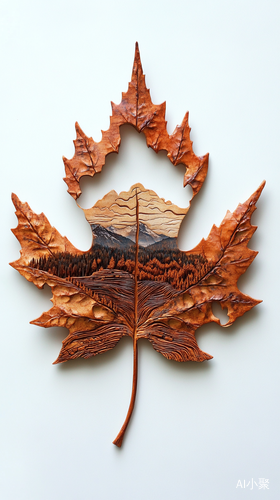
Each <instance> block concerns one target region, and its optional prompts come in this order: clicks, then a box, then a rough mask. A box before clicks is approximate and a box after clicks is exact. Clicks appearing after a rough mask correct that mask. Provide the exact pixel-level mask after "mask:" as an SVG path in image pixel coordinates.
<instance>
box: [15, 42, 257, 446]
mask: <svg viewBox="0 0 280 500" xmlns="http://www.w3.org/2000/svg"><path fill="white" fill-rule="evenodd" d="M112 109H113V114H112V117H111V119H110V128H109V130H108V131H106V132H102V140H101V141H100V142H99V143H95V142H94V141H93V139H91V138H88V137H87V136H86V135H85V134H84V133H83V131H82V130H81V128H80V127H79V125H78V124H76V131H77V139H76V141H75V155H74V157H73V158H72V159H71V160H66V159H64V163H65V170H66V179H65V181H66V182H67V184H68V187H69V189H68V191H69V193H70V194H71V195H72V196H73V197H74V198H77V197H78V196H79V195H80V192H81V191H80V188H79V181H80V178H81V177H82V176H83V175H91V176H92V175H94V174H95V173H96V172H100V171H101V169H102V166H103V165H104V163H105V158H106V156H107V155H108V154H109V153H111V152H118V147H119V145H120V126H121V125H122V124H124V123H130V124H131V125H133V126H134V127H135V128H136V130H138V132H143V133H144V134H145V136H146V140H147V145H148V146H149V147H152V148H153V149H154V151H156V152H158V151H160V150H161V149H164V150H166V151H167V156H168V158H169V159H170V161H171V162H172V163H173V164H174V165H178V164H179V163H183V164H184V165H185V166H186V174H185V178H184V185H186V184H190V185H191V186H192V188H193V195H194V196H195V195H196V194H197V192H198V191H199V189H200V188H201V186H202V184H203V182H204V179H205V176H206V173H207V167H208V155H205V156H204V157H197V156H196V155H195V154H194V153H193V150H192V142H191V140H190V127H189V125H188V113H187V114H186V115H185V117H184V120H183V122H182V124H181V125H180V126H178V127H176V129H175V131H174V133H173V134H172V135H170V136H169V135H168V133H167V130H166V121H165V103H163V104H161V105H154V104H153V103H152V101H151V97H150V92H149V90H148V89H147V88H146V84H145V77H144V75H143V70H142V65H141V61H140V55H139V50H138V45H137V44H136V50H135V60H134V66H133V72H132V79H131V82H130V83H129V87H128V91H127V92H126V93H124V94H122V101H121V103H120V104H119V105H115V104H112ZM263 187H264V183H262V185H261V186H260V187H259V188H258V189H257V190H256V192H255V193H253V195H252V196H251V197H250V198H249V199H248V200H247V201H246V202H245V203H243V204H240V205H238V207H237V209H236V210H235V211H234V212H233V213H230V212H227V214H226V216H225V218H224V219H223V221H222V223H221V225H220V226H219V227H216V226H213V227H212V229H211V231H210V234H209V236H208V238H206V239H203V240H202V241H201V242H200V243H199V244H198V245H197V246H196V247H195V248H193V249H192V250H190V251H188V252H182V251H181V250H180V249H179V248H178V246H177V235H178V232H179V229H180V225H181V223H182V220H183V219H184V217H185V216H186V213H187V212H188V208H183V209H182V208H179V207H177V206H176V205H175V204H174V203H172V202H171V201H165V200H164V199H163V198H159V197H158V195H157V194H156V193H155V192H154V191H151V190H148V189H145V188H144V187H143V186H142V185H141V184H135V185H134V186H132V187H131V188H130V190H129V191H127V192H121V193H120V194H118V193H116V192H115V191H111V192H110V193H108V194H107V195H105V196H104V198H103V199H102V200H99V201H98V202H97V203H96V204H95V206H94V207H92V208H91V209H88V210H84V213H85V217H86V219H87V221H88V222H89V224H90V226H91V229H92V233H93V244H92V247H91V249H90V250H89V251H88V252H81V251H80V250H77V249H76V248H75V247H74V246H73V245H72V244H71V243H70V242H69V241H68V239H67V238H66V237H62V236H61V235H60V233H59V232H58V231H57V230H56V229H55V228H54V227H52V226H51V225H50V223H49V221H48V219H47V218H46V217H45V215H44V214H40V215H37V214H35V213H34V212H33V211H32V210H31V208H30V207H29V205H28V204H27V203H21V202H20V200H19V199H18V198H17V197H16V196H15V195H13V196H12V199H13V202H14V205H15V208H16V215H17V218H18V226H17V228H15V229H13V230H12V231H13V233H14V234H15V236H16V237H17V239H18V240H19V242H20V244H21V247H22V250H21V257H20V259H18V260H17V261H15V262H13V263H11V265H12V266H13V267H14V268H15V269H17V270H18V271H19V272H20V273H21V274H22V275H23V276H24V277H25V278H26V279H27V280H28V281H32V282H33V283H34V284H35V285H36V286H37V287H38V288H42V287H43V286H44V285H45V284H46V285H48V286H49V287H50V288H51V290H52V294H53V297H52V299H51V300H52V302H53V306H52V307H51V308H50V310H49V311H47V312H44V313H43V314H42V315H41V316H40V317H39V318H37V319H36V320H34V321H32V323H33V324H35V325H38V326H43V327H45V328H48V327H52V326H62V327H65V328H67V330H68V332H69V333H68V336H67V337H66V338H65V340H64V341H63V344H62V349H61V351H60V353H59V356H58V358H57V360H56V361H55V363H60V362H65V361H68V360H70V359H75V358H79V357H83V358H89V357H91V356H95V355H97V354H100V353H103V352H106V351H108V350H110V349H112V348H113V347H115V345H116V344H117V342H118V341H119V340H120V339H121V338H122V337H123V336H129V337H131V338H132V340H133V364H134V371H133V385H132V395H131V402H130V406H129V410H128V414H127V417H126V420H125V422H124V425H123V427H122V429H121V431H120V433H119V435H118V436H117V438H116V440H115V441H114V444H116V445H117V446H121V443H122V439H123V436H124V433H125V430H126V428H127V425H128V422H129V419H130V417H131V414H132V411H133V406H134V401H135V396H136V386H137V342H138V340H139V339H140V338H145V339H148V340H149V341H150V342H151V344H152V345H153V347H154V349H155V350H156V351H158V352H159V353H161V354H162V355H163V356H165V357H166V358H167V359H172V360H175V361H197V362H201V361H204V360H209V359H211V357H212V356H211V355H209V354H207V353H205V352H203V351H201V350H200V348H199V346H198V344H197V341H196V338H195V333H196V330H197V329H198V328H199V327H200V326H202V325H204V324H207V323H209V322H215V323H217V324H220V321H219V319H218V318H216V317H215V315H214V314H213V311H212V304H213V302H216V301H218V302H219V303H220V304H221V306H222V308H226V309H227V314H228V318H229V319H228V322H227V323H226V324H225V325H222V326H230V325H231V324H232V323H233V322H234V321H235V320H236V319H237V318H238V317H239V316H241V315H242V314H244V313H245V312H246V311H248V310H250V309H251V308H252V307H254V306H255V305H256V304H258V303H259V302H260V301H258V300H255V299H252V298H251V297H249V296H247V295H245V294H243V293H242V292H241V291H240V290H239V289H238V286H237V281H238V279H239V277H240V276H241V275H242V274H243V273H244V272H245V271H246V269H247V268H248V266H249V265H250V264H251V262H252V261H253V260H254V258H255V256H256V255H257V252H255V251H253V250H251V249H249V248H248V242H249V240H250V238H251V237H252V235H253V233H254V231H255V230H256V226H252V225H251V216H252V214H253V212H254V210H255V208H256V202H257V200H258V198H259V196H260V194H261V192H262V189H263Z"/></svg>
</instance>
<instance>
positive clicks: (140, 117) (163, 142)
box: [63, 43, 209, 199]
mask: <svg viewBox="0 0 280 500" xmlns="http://www.w3.org/2000/svg"><path fill="white" fill-rule="evenodd" d="M165 108H166V103H165V102H164V103H162V104H159V105H157V104H153V103H152V100H151V96H150V91H149V89H147V87H146V83H145V76H144V74H143V69H142V64H141V60H140V53H139V48H138V43H136V46H135V57H134V64H133V70H132V76H131V81H130V83H129V85H128V91H127V92H125V93H123V94H122V101H121V103H120V104H118V105H116V104H114V103H112V116H111V117H110V127H109V129H108V130H106V131H105V132H104V131H103V130H102V139H101V141H100V142H95V141H94V140H93V139H92V138H91V137H87V136H86V134H85V133H84V132H83V131H82V129H81V127H80V125H79V124H78V123H77V122H76V124H75V127H76V134H77V136H76V139H75V140H74V145H75V154H74V156H73V158H72V159H70V160H68V159H67V158H65V157H64V158H63V161H64V165H65V173H66V176H65V178H64V180H65V182H66V184H67V186H68V193H69V194H71V196H73V198H75V199H77V198H78V197H79V196H80V194H81V189H80V184H79V183H80V179H81V178H82V177H83V176H84V175H87V176H91V177H92V176H94V175H95V174H96V173H98V172H101V170H102V167H103V165H104V164H105V160H106V156H107V155H108V154H110V153H118V151H119V146H120V143H121V136H120V127H121V125H124V124H130V125H132V126H133V127H134V128H135V129H136V130H137V131H138V132H143V133H144V134H145V137H146V141H147V146H148V147H150V148H152V149H153V150H154V151H155V152H156V153H158V151H161V150H165V151H166V152H167V157H168V158H169V160H170V161H171V162H172V163H173V165H178V164H183V165H184V166H185V167H186V173H185V177H184V186H186V185H187V184H189V185H190V186H191V187H192V189H193V196H195V195H196V194H197V193H198V191H199V190H200V188H201V186H202V184H203V182H204V180H205V177H206V174H207V169H208V156H209V155H208V154H206V155H204V156H201V157H200V156H196V155H195V154H194V152H193V148H192V141H191V140H190V131H191V129H190V127H189V123H188V117H189V114H188V113H186V114H185V116H184V119H183V121H182V124H181V125H180V126H177V127H176V128H175V130H174V132H173V134H171V135H169V134H168V132H167V129H166V123H167V122H166V120H165Z"/></svg>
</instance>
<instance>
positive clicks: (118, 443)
mask: <svg viewBox="0 0 280 500" xmlns="http://www.w3.org/2000/svg"><path fill="white" fill-rule="evenodd" d="M139 227H140V224H139V202H138V192H137V188H136V239H135V269H134V329H133V379H132V391H131V398H130V404H129V408H128V412H127V415H126V419H125V421H124V423H123V426H122V428H121V430H120V432H119V434H118V435H117V437H116V439H115V440H114V441H113V444H115V445H116V446H118V447H119V448H120V447H121V445H122V441H123V437H124V434H125V431H126V428H127V426H128V424H129V421H130V417H131V415H132V412H133V408H134V403H135V398H136V389H137V372H138V349H137V323H138V311H137V305H138V281H137V279H138V251H139Z"/></svg>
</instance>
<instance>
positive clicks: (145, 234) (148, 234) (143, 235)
mask: <svg viewBox="0 0 280 500" xmlns="http://www.w3.org/2000/svg"><path fill="white" fill-rule="evenodd" d="M109 229H110V231H112V232H113V233H114V234H120V235H123V236H124V235H125V236H126V238H129V240H131V241H133V242H134V243H135V241H136V229H137V226H136V224H135V225H134V226H132V227H127V228H123V229H119V230H117V229H115V228H114V227H113V226H110V227H109ZM165 238H166V235H165V234H157V233H155V231H152V230H151V229H149V228H148V226H147V225H146V224H144V223H143V222H140V224H139V245H141V246H143V247H147V246H150V245H153V244H154V243H157V242H159V241H161V240H163V239H165Z"/></svg>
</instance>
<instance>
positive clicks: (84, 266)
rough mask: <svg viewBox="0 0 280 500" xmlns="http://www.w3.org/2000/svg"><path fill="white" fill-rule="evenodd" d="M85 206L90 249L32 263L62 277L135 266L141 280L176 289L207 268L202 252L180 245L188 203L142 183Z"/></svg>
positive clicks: (128, 269) (193, 280) (130, 270)
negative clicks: (179, 204) (183, 206)
mask: <svg viewBox="0 0 280 500" xmlns="http://www.w3.org/2000/svg"><path fill="white" fill-rule="evenodd" d="M137 204H138V213H137V210H136V208H137ZM84 212H85V216H86V218H87V220H88V222H89V223H90V225H91V229H92V233H93V244H92V247H91V249H90V250H89V251H88V252H85V253H80V254H77V255H75V254H73V253H70V252H62V253H58V254H53V255H50V256H48V257H46V256H43V257H41V258H40V259H39V260H35V259H32V260H31V262H30V266H31V267H34V268H37V269H40V270H42V271H46V272H48V273H50V274H54V275H56V276H59V277H61V278H72V277H88V276H92V275H94V277H95V279H96V278H98V276H99V273H100V272H101V271H105V270H108V271H109V270H110V273H109V274H108V273H105V272H103V273H102V279H103V280H104V278H105V276H108V277H109V276H112V272H111V271H112V270H116V271H122V272H125V273H129V274H131V275H133V276H135V272H136V273H137V279H138V280H139V281H146V280H147V281H157V282H165V283H169V284H170V285H171V286H172V287H173V288H175V289H177V290H185V289H187V288H188V287H189V286H190V285H192V284H194V283H196V282H197V281H199V280H200V279H201V278H202V277H203V276H205V274H206V273H207V271H208V268H209V265H208V261H207V259H206V258H205V257H203V255H201V254H191V253H187V252H182V251H180V250H179V249H178V247H177V243H176V239H177V238H176V237H177V234H178V232H179V227H180V224H181V222H182V219H183V218H184V216H185V214H186V212H187V209H180V208H179V207H177V206H176V205H174V204H172V203H171V202H165V201H164V200H163V199H161V198H159V197H158V196H157V195H156V194H155V193H154V192H153V191H150V190H146V189H144V187H143V186H142V185H141V184H136V185H135V186H132V188H131V189H130V190H129V191H128V192H122V193H121V194H120V195H117V193H116V192H115V191H111V192H110V193H108V194H107V195H106V196H105V197H104V198H103V199H102V200H100V201H98V202H97V204H96V205H95V206H94V207H93V208H91V209H88V210H84ZM136 240H137V242H136ZM136 245H137V248H138V252H137V263H136V260H135V259H136Z"/></svg>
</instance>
